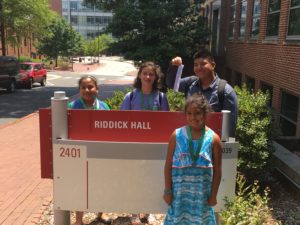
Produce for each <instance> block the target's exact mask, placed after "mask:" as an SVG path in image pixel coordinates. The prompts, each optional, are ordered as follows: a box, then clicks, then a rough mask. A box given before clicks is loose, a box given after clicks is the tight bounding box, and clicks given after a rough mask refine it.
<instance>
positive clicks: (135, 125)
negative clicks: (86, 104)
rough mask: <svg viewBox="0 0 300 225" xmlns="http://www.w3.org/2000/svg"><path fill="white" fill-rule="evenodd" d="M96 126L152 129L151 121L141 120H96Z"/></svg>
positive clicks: (99, 127) (102, 127) (103, 127)
mask: <svg viewBox="0 0 300 225" xmlns="http://www.w3.org/2000/svg"><path fill="white" fill-rule="evenodd" d="M94 124H95V128H98V129H138V130H151V126H150V122H141V121H131V122H129V121H110V120H109V121H106V120H104V121H102V120H96V121H95V123H94Z"/></svg>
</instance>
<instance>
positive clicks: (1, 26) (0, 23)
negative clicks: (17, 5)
mask: <svg viewBox="0 0 300 225" xmlns="http://www.w3.org/2000/svg"><path fill="white" fill-rule="evenodd" d="M0 33H1V49H2V55H6V45H5V28H4V18H3V5H2V1H0Z"/></svg>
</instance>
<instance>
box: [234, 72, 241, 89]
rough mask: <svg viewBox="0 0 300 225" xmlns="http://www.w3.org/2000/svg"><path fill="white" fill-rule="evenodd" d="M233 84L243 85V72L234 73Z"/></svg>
mask: <svg viewBox="0 0 300 225" xmlns="http://www.w3.org/2000/svg"><path fill="white" fill-rule="evenodd" d="M233 85H234V86H239V87H242V74H241V73H239V72H235V73H234V81H233Z"/></svg>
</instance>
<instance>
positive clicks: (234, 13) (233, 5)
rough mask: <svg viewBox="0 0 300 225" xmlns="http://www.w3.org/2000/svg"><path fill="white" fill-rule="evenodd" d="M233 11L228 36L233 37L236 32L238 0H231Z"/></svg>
mask: <svg viewBox="0 0 300 225" xmlns="http://www.w3.org/2000/svg"><path fill="white" fill-rule="evenodd" d="M230 8H231V13H230V21H229V32H228V37H229V38H232V37H233V34H234V21H235V15H236V10H235V9H236V0H231V7H230Z"/></svg>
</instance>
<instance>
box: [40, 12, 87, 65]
mask: <svg viewBox="0 0 300 225" xmlns="http://www.w3.org/2000/svg"><path fill="white" fill-rule="evenodd" d="M46 29H47V30H48V32H47V33H45V34H44V36H43V37H41V38H40V39H39V42H38V44H37V49H38V52H39V53H40V54H45V55H47V56H49V57H51V58H54V59H55V62H56V66H57V58H58V56H67V57H70V56H73V55H74V54H76V53H78V52H80V51H82V37H81V35H80V34H79V33H77V32H76V31H75V30H74V29H73V28H72V27H71V26H70V25H69V24H68V23H67V22H66V21H65V20H64V19H63V18H60V17H56V18H54V19H53V20H52V21H51V23H50V24H49V25H48V26H47V27H46Z"/></svg>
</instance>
